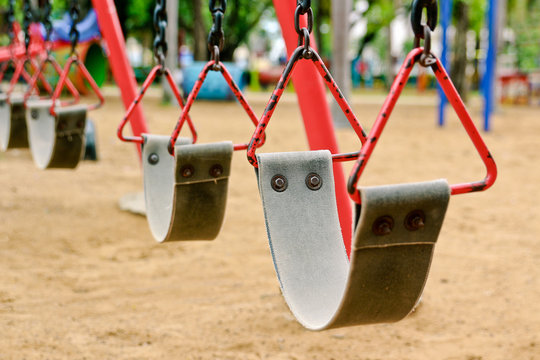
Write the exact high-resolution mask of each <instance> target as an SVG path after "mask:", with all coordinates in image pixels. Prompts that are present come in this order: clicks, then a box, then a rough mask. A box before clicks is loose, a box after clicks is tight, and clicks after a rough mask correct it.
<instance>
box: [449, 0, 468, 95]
mask: <svg viewBox="0 0 540 360" xmlns="http://www.w3.org/2000/svg"><path fill="white" fill-rule="evenodd" d="M454 16H455V19H456V36H455V39H454V59H453V61H452V66H451V67H450V77H451V78H452V81H453V82H454V85H455V87H456V89H457V91H458V92H459V94H460V95H461V98H462V99H463V101H467V95H468V90H469V89H468V86H467V76H466V70H467V30H468V29H469V5H468V4H467V3H466V2H464V1H462V0H459V1H456V5H455V9H454Z"/></svg>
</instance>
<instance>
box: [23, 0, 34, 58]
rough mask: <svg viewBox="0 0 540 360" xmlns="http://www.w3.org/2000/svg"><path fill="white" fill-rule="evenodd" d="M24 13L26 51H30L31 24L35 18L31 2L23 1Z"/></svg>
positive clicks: (28, 0)
mask: <svg viewBox="0 0 540 360" xmlns="http://www.w3.org/2000/svg"><path fill="white" fill-rule="evenodd" d="M23 12H24V16H23V30H24V46H25V47H26V51H28V46H30V24H31V23H32V20H33V18H34V16H33V14H32V7H31V6H30V0H24V1H23Z"/></svg>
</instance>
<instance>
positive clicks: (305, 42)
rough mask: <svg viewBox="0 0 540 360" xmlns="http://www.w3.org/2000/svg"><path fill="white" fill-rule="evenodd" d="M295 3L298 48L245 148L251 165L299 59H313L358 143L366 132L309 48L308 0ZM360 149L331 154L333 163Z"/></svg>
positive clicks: (310, 14) (310, 19) (350, 157)
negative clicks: (304, 24)
mask: <svg viewBox="0 0 540 360" xmlns="http://www.w3.org/2000/svg"><path fill="white" fill-rule="evenodd" d="M297 4H298V6H297V7H296V11H295V19H294V20H295V21H294V25H295V29H296V32H297V33H298V48H297V49H296V50H295V51H294V52H293V54H292V55H291V58H290V59H289V61H288V62H287V65H286V67H285V70H284V71H283V74H282V75H281V78H280V79H279V82H278V84H277V86H276V88H275V90H274V92H273V94H272V96H271V98H270V100H269V102H268V104H267V105H266V108H265V110H264V113H263V116H262V117H261V119H260V121H259V123H258V125H257V129H255V132H254V133H253V136H252V138H251V141H250V143H249V146H248V150H247V158H248V161H249V162H250V164H251V165H253V166H254V167H258V166H259V165H258V162H257V158H256V156H255V152H256V150H257V147H258V146H259V144H260V142H261V141H262V140H263V139H264V135H265V131H266V127H267V126H268V123H269V122H270V119H271V118H272V115H273V113H274V110H275V109H276V106H277V104H278V103H279V100H280V99H281V96H282V95H283V92H284V90H285V88H286V87H287V84H288V83H289V80H290V78H291V75H292V73H293V71H294V68H295V66H296V64H297V63H298V62H299V61H300V60H310V61H312V62H313V65H315V68H316V69H317V71H318V72H319V74H320V75H321V77H322V78H323V79H324V81H325V82H326V85H327V86H328V88H329V89H330V92H331V93H332V95H333V96H334V98H335V99H336V101H337V103H338V104H339V107H340V108H341V110H342V111H343V113H344V114H345V116H346V118H347V120H348V121H349V123H350V124H351V126H352V128H353V129H354V131H355V133H356V135H357V136H358V138H359V139H360V142H361V143H362V144H364V143H365V142H366V133H365V132H364V129H363V128H362V126H361V125H360V123H359V122H358V119H357V118H356V116H355V115H354V113H353V111H352V109H351V107H350V105H349V103H348V102H347V100H346V99H345V97H344V96H343V93H342V92H341V90H340V89H339V87H338V85H337V84H336V82H335V81H334V79H333V78H332V75H331V74H330V72H329V71H328V69H327V68H326V66H325V65H324V63H323V61H322V59H321V57H320V56H319V54H318V53H317V52H316V51H315V49H313V48H312V47H310V34H311V31H312V29H313V10H312V9H311V0H298V2H297ZM303 15H307V24H308V26H307V28H305V27H304V28H300V17H301V16H303ZM359 154H360V152H359V151H358V152H353V153H344V154H332V160H333V161H335V162H342V161H349V160H354V159H357V158H358V155H359Z"/></svg>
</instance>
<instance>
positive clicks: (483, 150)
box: [347, 40, 497, 203]
mask: <svg viewBox="0 0 540 360" xmlns="http://www.w3.org/2000/svg"><path fill="white" fill-rule="evenodd" d="M428 41H429V40H428ZM428 46H429V43H426V44H425V47H426V48H427V47H428ZM417 62H422V63H425V65H426V66H429V67H431V69H432V70H433V73H434V74H435V77H436V78H437V81H438V82H439V84H440V85H441V87H442V89H443V91H444V93H445V94H446V96H447V97H448V99H449V101H450V104H452V106H453V108H454V110H455V111H456V113H457V115H458V117H459V119H460V121H461V123H462V124H463V127H464V128H465V130H466V131H467V134H468V135H469V137H470V139H471V140H472V142H473V144H474V146H475V148H476V150H477V152H478V154H479V155H480V157H481V158H482V161H483V162H484V165H485V167H486V171H487V174H486V177H485V178H484V179H483V180H480V181H476V182H470V183H462V184H454V185H451V193H452V195H456V194H464V193H469V192H473V191H483V190H486V189H488V188H489V187H490V186H491V185H493V183H494V182H495V179H496V177H497V166H496V165H495V161H494V160H493V157H492V156H491V154H490V152H489V150H488V148H487V146H486V144H485V143H484V141H483V140H482V137H481V136H480V134H479V132H478V130H477V129H476V127H475V125H474V123H473V121H472V119H471V116H470V115H469V113H468V112H467V109H466V108H465V104H464V103H463V100H461V97H460V96H459V94H458V92H457V90H456V88H455V87H454V85H453V83H452V81H451V80H450V77H449V76H448V73H447V72H446V70H445V69H444V67H443V66H442V64H441V62H440V61H439V59H438V58H437V57H435V56H434V55H433V54H431V52H427V51H426V50H425V48H420V47H418V48H415V49H413V50H412V51H411V52H410V53H409V54H408V55H407V58H406V59H405V62H404V63H403V65H402V66H401V69H400V70H399V73H398V75H397V77H396V79H395V80H394V83H393V84H392V87H391V89H390V93H389V95H388V97H387V98H386V101H385V102H384V105H383V107H382V109H381V111H380V113H379V115H378V116H377V119H376V120H375V123H374V125H373V127H372V129H371V131H370V133H369V135H368V138H367V142H366V143H365V144H364V145H363V146H362V149H361V150H360V156H359V157H358V160H357V161H356V163H355V165H354V167H353V169H352V171H351V175H350V177H349V182H348V187H347V189H348V191H349V194H350V196H351V198H352V199H353V200H354V201H355V202H356V203H360V195H359V193H358V190H357V188H356V185H357V183H358V180H359V179H360V177H361V176H362V173H363V171H364V169H365V167H366V165H367V162H368V161H369V159H370V156H371V153H372V152H373V149H374V148H375V146H376V145H377V142H378V141H379V139H380V136H381V133H382V131H383V129H384V127H385V125H386V123H387V121H388V119H389V118H390V115H391V114H392V110H393V109H394V105H395V104H396V102H397V100H398V98H399V96H400V95H401V91H402V90H403V88H404V87H405V85H406V83H407V80H408V78H409V76H410V74H411V71H412V69H413V67H414V65H415V64H416V63H417Z"/></svg>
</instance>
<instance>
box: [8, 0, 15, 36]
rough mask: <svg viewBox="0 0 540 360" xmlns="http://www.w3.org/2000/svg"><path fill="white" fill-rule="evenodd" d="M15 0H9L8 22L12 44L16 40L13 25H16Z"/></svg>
mask: <svg viewBox="0 0 540 360" xmlns="http://www.w3.org/2000/svg"><path fill="white" fill-rule="evenodd" d="M15 21H16V19H15V0H9V8H8V11H7V22H8V36H9V40H10V43H12V42H13V40H14V39H15V29H14V28H13V25H14V24H15Z"/></svg>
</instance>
